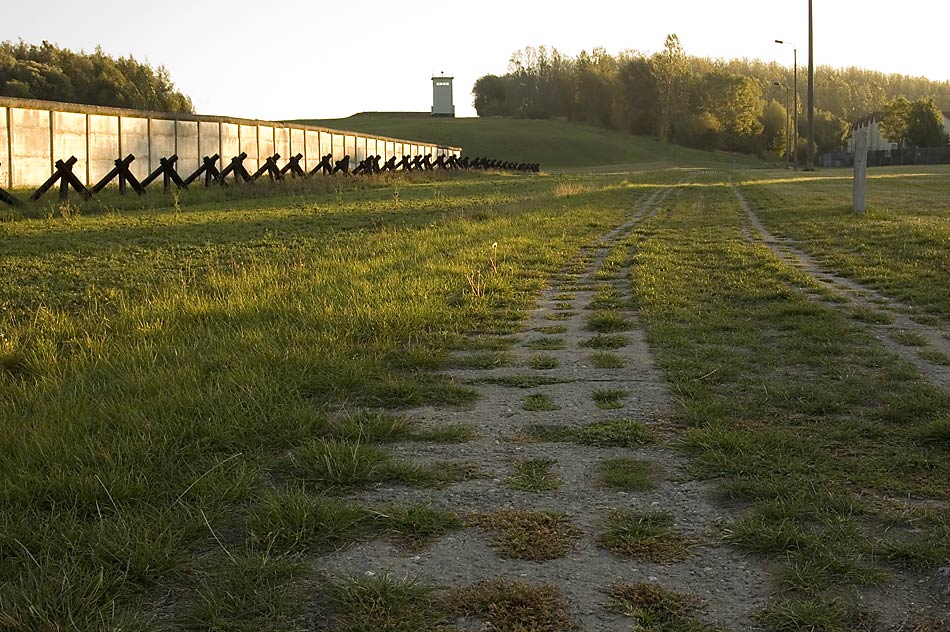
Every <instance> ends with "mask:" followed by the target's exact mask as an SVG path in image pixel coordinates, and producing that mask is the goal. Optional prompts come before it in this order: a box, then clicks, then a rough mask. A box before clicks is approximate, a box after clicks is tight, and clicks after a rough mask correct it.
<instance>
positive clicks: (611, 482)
mask: <svg viewBox="0 0 950 632" xmlns="http://www.w3.org/2000/svg"><path fill="white" fill-rule="evenodd" d="M597 470H598V476H597V482H598V483H600V484H601V485H603V486H604V487H609V488H611V489H617V490H620V491H626V492H634V491H643V490H647V489H652V488H654V487H656V466H655V465H654V464H653V463H651V462H650V461H641V460H638V459H630V458H625V457H619V458H616V459H606V460H604V461H601V462H600V464H599V465H598V467H597Z"/></svg>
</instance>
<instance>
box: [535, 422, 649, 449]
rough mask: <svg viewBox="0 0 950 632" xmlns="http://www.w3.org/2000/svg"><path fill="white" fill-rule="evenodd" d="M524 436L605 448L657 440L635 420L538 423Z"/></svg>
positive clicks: (623, 446)
mask: <svg viewBox="0 0 950 632" xmlns="http://www.w3.org/2000/svg"><path fill="white" fill-rule="evenodd" d="M524 435H525V436H526V437H527V438H529V439H530V440H533V441H550V442H573V443H580V444H582V445H592V446H597V447H601V448H638V447H640V446H642V445H645V444H647V443H650V442H651V441H653V440H654V437H653V433H652V432H651V431H650V429H649V428H647V427H646V426H645V425H644V424H643V423H642V422H639V421H634V420H632V419H617V420H613V421H598V422H595V423H592V424H588V425H586V426H554V425H545V424H535V425H532V426H529V427H527V428H526V429H525V431H524Z"/></svg>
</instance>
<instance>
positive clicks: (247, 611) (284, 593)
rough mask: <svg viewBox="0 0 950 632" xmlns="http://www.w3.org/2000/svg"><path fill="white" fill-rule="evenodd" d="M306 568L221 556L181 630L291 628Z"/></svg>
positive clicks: (243, 631) (300, 608)
mask: <svg viewBox="0 0 950 632" xmlns="http://www.w3.org/2000/svg"><path fill="white" fill-rule="evenodd" d="M304 572H305V571H304V564H303V563H302V562H301V561H299V560H293V559H281V558H272V557H270V556H268V555H266V554H251V555H247V556H241V557H237V558H235V559H227V560H222V561H221V562H220V563H219V564H218V565H217V567H216V568H213V569H212V570H211V571H210V572H208V573H207V574H206V575H205V576H204V577H202V579H201V581H200V583H199V586H198V588H197V591H196V592H197V595H196V596H195V598H194V599H193V600H192V601H191V603H189V604H188V606H187V609H186V611H185V613H184V614H183V615H182V616H181V617H180V619H179V620H178V621H177V623H178V625H179V626H180V629H185V630H215V631H220V632H225V631H227V630H234V631H236V632H256V631H257V630H272V631H274V632H276V631H277V630H282V629H286V628H287V627H288V626H289V625H292V622H293V621H294V620H295V619H296V618H297V617H299V616H300V615H301V614H303V610H304V591H303V588H302V587H301V586H300V585H295V584H294V580H295V579H298V578H300V577H301V576H302V575H303V574H304ZM0 623H2V620H0Z"/></svg>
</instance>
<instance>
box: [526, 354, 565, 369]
mask: <svg viewBox="0 0 950 632" xmlns="http://www.w3.org/2000/svg"><path fill="white" fill-rule="evenodd" d="M528 364H529V365H530V366H531V368H532V369H538V370H541V371H544V370H548V369H556V368H557V367H558V366H559V365H560V362H559V361H558V359H557V358H556V357H554V356H552V355H545V354H542V353H537V354H535V355H533V356H531V360H530V361H529V362H528Z"/></svg>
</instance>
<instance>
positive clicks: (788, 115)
mask: <svg viewBox="0 0 950 632" xmlns="http://www.w3.org/2000/svg"><path fill="white" fill-rule="evenodd" d="M772 85H773V86H778V87H779V88H785V169H786V171H787V170H788V167H789V160H791V156H789V155H788V154H789V148H790V147H791V146H792V137H791V136H789V135H788V132H789V131H790V130H789V128H790V124H789V121H790V120H791V116H792V113H791V112H790V111H789V109H788V84H787V83H779V82H778V81H773V82H772Z"/></svg>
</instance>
